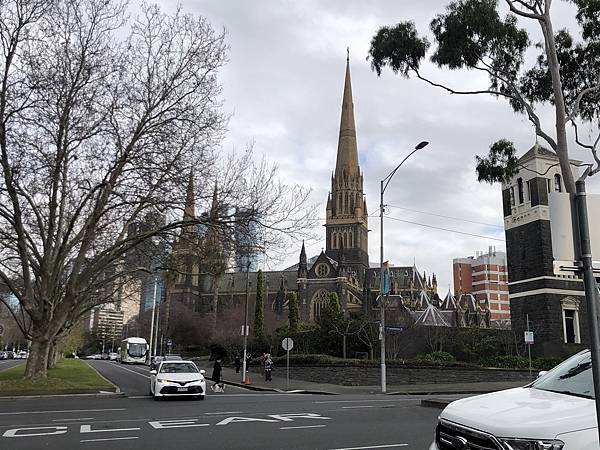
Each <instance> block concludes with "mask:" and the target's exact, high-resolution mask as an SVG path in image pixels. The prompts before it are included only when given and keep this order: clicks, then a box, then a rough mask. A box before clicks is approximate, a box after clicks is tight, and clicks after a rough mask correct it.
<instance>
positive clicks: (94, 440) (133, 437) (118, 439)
mask: <svg viewBox="0 0 600 450" xmlns="http://www.w3.org/2000/svg"><path fill="white" fill-rule="evenodd" d="M128 439H139V436H130V437H118V438H103V439H82V440H81V441H79V442H101V441H125V440H128Z"/></svg>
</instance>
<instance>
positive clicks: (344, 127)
mask: <svg viewBox="0 0 600 450" xmlns="http://www.w3.org/2000/svg"><path fill="white" fill-rule="evenodd" d="M325 228H326V250H325V253H326V255H327V256H328V257H330V258H331V259H333V260H336V261H337V260H338V257H339V254H340V249H343V255H344V267H345V268H347V269H348V270H352V271H354V272H356V276H357V278H358V279H359V280H363V279H364V278H363V275H364V271H365V269H367V268H368V267H369V254H368V248H369V247H368V231H369V230H368V224H367V205H366V201H365V198H364V194H363V175H362V173H361V171H360V166H359V165H358V149H357V145H356V127H355V125H354V104H353V102H352V83H351V81H350V58H347V60H346V79H345V84H344V96H343V100H342V117H341V121H340V135H339V140H338V149H337V160H336V165H335V172H334V173H333V174H332V177H331V192H330V193H329V197H328V199H327V211H326V221H325Z"/></svg>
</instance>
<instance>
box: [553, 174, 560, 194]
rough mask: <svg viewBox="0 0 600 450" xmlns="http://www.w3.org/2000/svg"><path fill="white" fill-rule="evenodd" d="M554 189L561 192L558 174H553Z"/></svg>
mask: <svg viewBox="0 0 600 450" xmlns="http://www.w3.org/2000/svg"><path fill="white" fill-rule="evenodd" d="M554 190H555V191H556V192H562V184H561V183H560V175H559V174H556V175H554Z"/></svg>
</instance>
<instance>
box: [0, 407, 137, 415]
mask: <svg viewBox="0 0 600 450" xmlns="http://www.w3.org/2000/svg"><path fill="white" fill-rule="evenodd" d="M100 411H126V409H125V408H107V409H65V410H62V411H19V412H2V413H0V415H2V416H16V415H19V414H51V413H58V414H66V413H76V412H100Z"/></svg>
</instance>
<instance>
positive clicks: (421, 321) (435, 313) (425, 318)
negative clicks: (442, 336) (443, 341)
mask: <svg viewBox="0 0 600 450" xmlns="http://www.w3.org/2000/svg"><path fill="white" fill-rule="evenodd" d="M415 325H429V326H433V327H449V326H450V323H449V322H448V321H447V320H446V318H445V317H444V315H443V314H442V312H441V311H440V310H439V309H437V308H436V307H435V306H433V305H432V304H429V305H428V306H427V308H425V310H424V311H423V312H422V313H421V315H420V316H419V318H418V319H417V320H416V322H415Z"/></svg>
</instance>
